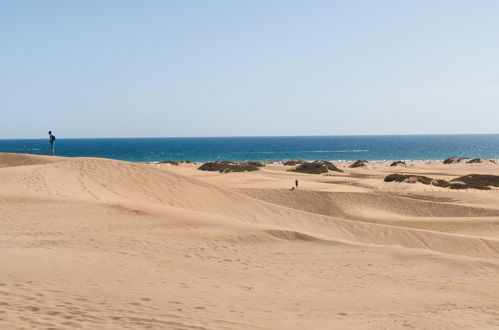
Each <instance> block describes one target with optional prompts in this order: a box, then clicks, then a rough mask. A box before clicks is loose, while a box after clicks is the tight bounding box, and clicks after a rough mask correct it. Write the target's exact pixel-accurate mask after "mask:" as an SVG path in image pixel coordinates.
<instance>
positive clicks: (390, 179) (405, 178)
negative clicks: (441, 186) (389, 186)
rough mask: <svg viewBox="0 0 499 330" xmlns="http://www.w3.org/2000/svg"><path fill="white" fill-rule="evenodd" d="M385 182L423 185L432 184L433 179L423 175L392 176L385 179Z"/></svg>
mask: <svg viewBox="0 0 499 330" xmlns="http://www.w3.org/2000/svg"><path fill="white" fill-rule="evenodd" d="M385 182H413V183H416V182H421V183H422V184H431V183H432V182H433V179H432V178H429V177H427V176H423V175H412V174H406V175H404V174H390V175H388V176H387V177H386V178H385Z"/></svg>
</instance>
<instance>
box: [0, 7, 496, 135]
mask: <svg viewBox="0 0 499 330" xmlns="http://www.w3.org/2000/svg"><path fill="white" fill-rule="evenodd" d="M498 17H499V1H495V0H491V1H481V0H476V1H468V0H466V1H464V0H462V1H460V0H449V1H438V0H432V1H430V0H427V1H400V0H394V1H381V0H380V1H371V0H365V1H347V0H344V1H320V0H315V1H314V0H312V1H306V0H303V1H291V0H282V1H280V0H269V1H268V0H240V1H237V0H227V1H217V0H210V1H204V0H198V1H188V0H178V1H167V0H164V1H151V0H144V1H139V0H136V1H124V0H119V1H118V0H117V1H110V0H98V1H91V0H81V1H63V0H60V1H50V0H44V1H38V0H37V1H23V0H10V1H9V0H0V111H1V121H0V122H1V126H0V127H1V130H0V138H36V137H42V138H45V137H46V132H47V130H48V129H52V130H53V131H55V133H56V135H57V136H58V137H60V138H62V137H135V136H144V137H149V136H237V135H342V134H426V133H437V134H440V133H481V132H483V133H499V18H498Z"/></svg>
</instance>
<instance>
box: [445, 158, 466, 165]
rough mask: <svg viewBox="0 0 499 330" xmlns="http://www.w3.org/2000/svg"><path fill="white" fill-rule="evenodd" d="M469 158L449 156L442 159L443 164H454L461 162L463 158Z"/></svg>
mask: <svg viewBox="0 0 499 330" xmlns="http://www.w3.org/2000/svg"><path fill="white" fill-rule="evenodd" d="M468 159H469V158H467V157H450V158H447V159H446V160H444V164H456V163H461V162H463V161H465V160H468Z"/></svg>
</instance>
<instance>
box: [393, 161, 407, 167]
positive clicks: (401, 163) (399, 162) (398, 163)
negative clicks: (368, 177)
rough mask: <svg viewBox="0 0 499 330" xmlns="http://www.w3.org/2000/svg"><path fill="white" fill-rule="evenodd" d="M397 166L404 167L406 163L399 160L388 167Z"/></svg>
mask: <svg viewBox="0 0 499 330" xmlns="http://www.w3.org/2000/svg"><path fill="white" fill-rule="evenodd" d="M399 165H406V163H405V162H403V161H401V160H397V161H396V162H393V163H391V164H390V166H399Z"/></svg>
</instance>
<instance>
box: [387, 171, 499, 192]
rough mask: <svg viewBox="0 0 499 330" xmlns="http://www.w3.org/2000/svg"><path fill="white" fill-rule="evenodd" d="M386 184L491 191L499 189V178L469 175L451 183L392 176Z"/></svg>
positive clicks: (414, 176) (420, 177)
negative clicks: (401, 183)
mask: <svg viewBox="0 0 499 330" xmlns="http://www.w3.org/2000/svg"><path fill="white" fill-rule="evenodd" d="M385 182H407V183H416V182H420V183H422V184H425V185H433V186H436V187H441V188H450V189H479V190H490V189H491V188H490V187H499V176H497V175H482V174H469V175H465V176H461V177H458V178H455V179H452V180H450V181H446V180H435V179H432V178H429V177H427V176H422V175H413V174H407V175H404V174H390V175H388V176H386V177H385Z"/></svg>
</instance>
